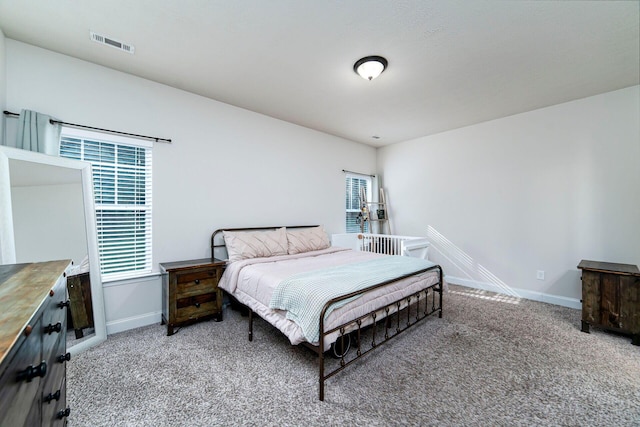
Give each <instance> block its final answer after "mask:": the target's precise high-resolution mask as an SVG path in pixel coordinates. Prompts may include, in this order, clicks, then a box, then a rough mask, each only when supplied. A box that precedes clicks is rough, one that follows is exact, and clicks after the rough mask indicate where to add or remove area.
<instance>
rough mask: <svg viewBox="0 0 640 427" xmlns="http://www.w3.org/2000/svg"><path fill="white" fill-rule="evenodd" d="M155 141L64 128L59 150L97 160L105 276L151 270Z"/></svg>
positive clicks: (94, 166)
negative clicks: (153, 151)
mask: <svg viewBox="0 0 640 427" xmlns="http://www.w3.org/2000/svg"><path fill="white" fill-rule="evenodd" d="M151 147H152V145H151V143H147V142H145V141H140V140H137V139H132V138H123V137H121V136H112V135H108V134H101V133H96V132H88V131H85V130H77V129H71V128H63V129H62V132H61V137H60V156H61V157H68V158H71V159H77V160H84V161H86V162H90V163H91V164H92V169H93V192H94V198H95V208H96V224H97V228H98V230H97V232H98V253H99V256H100V273H101V274H102V280H103V281H105V282H107V281H113V280H119V279H126V278H131V277H136V276H142V275H146V274H149V273H151V266H152V263H151Z"/></svg>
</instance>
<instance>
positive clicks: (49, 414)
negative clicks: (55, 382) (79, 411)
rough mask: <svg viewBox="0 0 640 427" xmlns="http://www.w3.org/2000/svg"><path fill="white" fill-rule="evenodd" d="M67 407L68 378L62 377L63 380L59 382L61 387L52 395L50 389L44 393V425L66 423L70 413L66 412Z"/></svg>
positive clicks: (61, 424)
mask: <svg viewBox="0 0 640 427" xmlns="http://www.w3.org/2000/svg"><path fill="white" fill-rule="evenodd" d="M56 393H59V394H56ZM50 397H51V398H50ZM49 398H50V399H49ZM56 398H57V399H56ZM47 400H48V401H47ZM66 408H67V392H66V380H65V379H64V378H62V380H61V381H60V383H59V387H58V388H57V389H56V390H55V391H54V392H53V394H52V396H49V392H48V391H45V392H43V394H42V425H43V426H63V425H65V422H66V418H67V416H68V415H69V413H67V414H65V412H64V411H65V409H66Z"/></svg>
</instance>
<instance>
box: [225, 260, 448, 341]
mask: <svg viewBox="0 0 640 427" xmlns="http://www.w3.org/2000/svg"><path fill="white" fill-rule="evenodd" d="M386 256H388V255H382V254H376V253H371V252H360V251H354V250H351V249H345V248H337V247H330V248H327V249H322V250H318V251H311V252H304V253H300V254H295V255H281V256H273V257H268V258H252V259H246V260H240V261H234V262H232V263H229V265H228V266H227V268H226V269H225V272H224V274H223V276H222V278H221V280H220V282H219V285H218V286H219V287H220V288H222V289H224V290H225V291H227V292H228V293H229V294H231V295H233V296H234V297H235V298H236V299H237V300H238V301H239V302H241V303H242V304H244V305H246V306H247V307H249V308H250V309H251V310H253V311H254V312H255V313H256V314H258V315H259V316H260V317H261V318H263V319H264V320H266V321H267V322H269V323H270V324H272V325H273V326H275V327H276V328H278V329H279V330H280V331H281V332H282V333H283V334H284V335H285V336H286V337H287V338H288V339H289V341H290V342H291V344H293V345H296V344H300V343H302V342H305V341H306V340H305V337H304V334H303V333H302V329H301V328H300V327H299V326H298V325H297V324H296V323H295V322H293V321H292V320H289V319H287V318H286V313H285V312H284V311H282V310H276V309H272V308H269V302H270V301H271V297H272V295H273V292H274V290H275V289H276V287H277V286H278V285H279V284H280V282H282V281H283V280H284V279H287V278H288V277H291V276H293V275H295V274H299V273H304V272H309V271H315V270H320V269H323V268H330V267H335V266H339V265H345V264H349V263H359V262H364V261H369V260H372V259H376V258H381V257H386ZM438 281H439V270H437V269H434V270H430V271H428V272H425V273H420V274H417V275H415V276H411V277H408V278H405V279H402V280H399V281H397V282H394V283H391V284H389V285H388V286H384V287H382V288H379V289H376V290H373V291H369V292H367V293H366V294H364V295H363V296H362V297H360V298H357V299H355V300H353V301H351V302H349V303H347V304H345V305H344V306H342V307H340V308H338V309H336V310H334V311H332V312H331V313H330V314H329V315H328V317H327V318H326V320H325V330H329V329H331V328H333V327H335V326H339V325H341V324H344V323H347V322H348V321H350V320H353V319H356V318H357V317H359V316H362V315H365V314H367V313H369V312H372V311H374V310H376V309H378V308H380V307H384V306H386V305H388V304H391V303H393V302H394V301H397V300H400V299H402V298H403V297H406V296H409V295H413V294H415V293H416V292H418V291H420V290H421V289H424V288H426V287H428V286H431V285H435V284H437V283H438ZM401 308H402V307H401ZM337 335H338V332H335V333H333V334H331V335H328V336H326V337H325V340H324V343H323V349H327V348H328V346H329V345H330V344H331V343H332V342H333V341H335V339H336V337H337ZM311 344H313V345H319V343H318V342H313V343H311Z"/></svg>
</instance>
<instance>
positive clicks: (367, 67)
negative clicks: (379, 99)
mask: <svg viewBox="0 0 640 427" xmlns="http://www.w3.org/2000/svg"><path fill="white" fill-rule="evenodd" d="M387 64H388V62H387V60H386V59H384V58H383V57H382V56H366V57H364V58H362V59H359V60H358V61H356V63H355V64H353V71H355V72H356V73H357V74H358V75H360V77H362V78H363V79H365V80H373V79H375V78H376V77H378V76H379V75H380V74H382V72H383V71H384V70H385V69H386V68H387Z"/></svg>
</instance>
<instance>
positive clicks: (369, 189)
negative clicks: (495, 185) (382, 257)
mask: <svg viewBox="0 0 640 427" xmlns="http://www.w3.org/2000/svg"><path fill="white" fill-rule="evenodd" d="M350 179H351V180H353V179H359V180H364V181H366V185H367V201H371V195H372V194H373V190H372V186H373V178H372V177H371V175H364V174H358V173H353V172H346V173H345V179H344V185H345V233H360V232H361V231H360V225H358V224H357V223H356V227H357V230H355V231H354V230H353V229H352V228H350V227H349V217H348V214H349V213H352V214H353V213H355V212H361V211H362V207H361V206H358V207H357V208H353V204H352V206H351V208H349V207H348V206H347V196H348V193H347V192H348V190H349V180H350ZM357 191H358V194H356V197H357V198H358V203H360V202H359V197H360V185H359V186H358V190H357ZM353 197H354V196H353V186H352V191H351V200H353ZM369 230H371V222H370V221H367V222H366V223H365V228H364V232H365V233H368V232H369Z"/></svg>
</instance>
